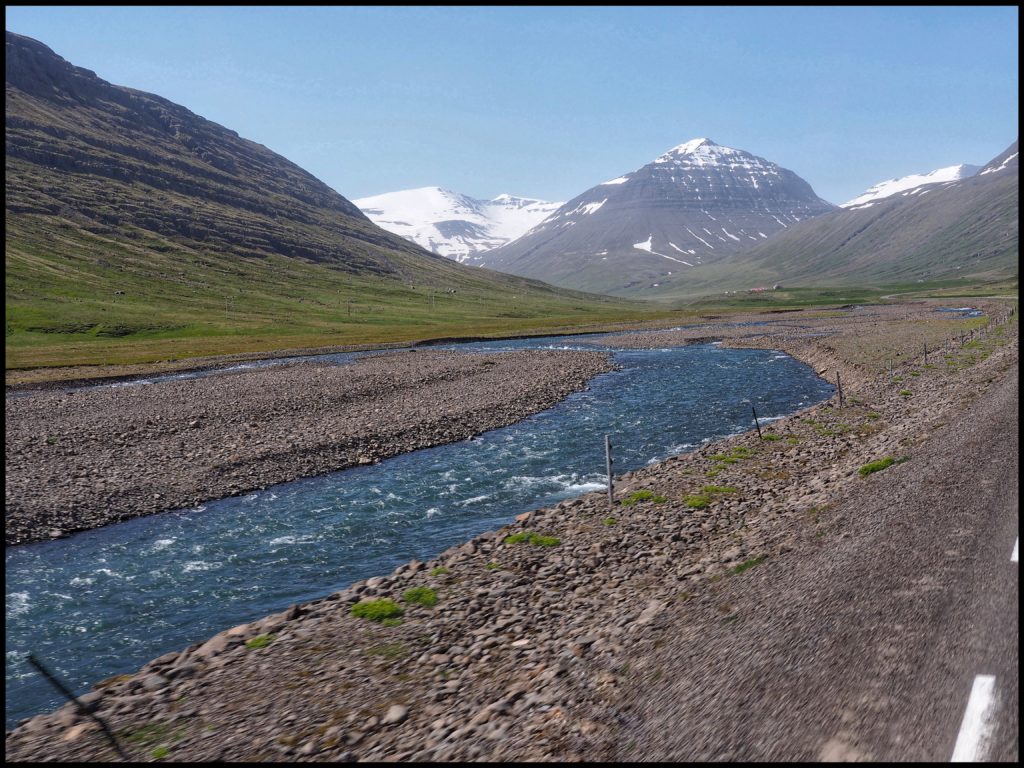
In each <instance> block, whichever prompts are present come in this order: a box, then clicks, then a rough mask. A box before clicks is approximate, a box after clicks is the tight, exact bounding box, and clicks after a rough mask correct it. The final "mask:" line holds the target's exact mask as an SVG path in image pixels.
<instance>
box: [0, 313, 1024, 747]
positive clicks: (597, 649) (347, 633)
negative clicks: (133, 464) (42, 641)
mask: <svg viewBox="0 0 1024 768" xmlns="http://www.w3.org/2000/svg"><path fill="white" fill-rule="evenodd" d="M868 311H869V310H865V311H864V314H861V315H856V314H854V315H852V316H851V317H852V319H851V321H850V323H849V325H848V326H847V327H846V328H845V330H846V331H848V332H846V333H844V325H843V323H842V322H841V321H840V320H837V319H835V318H823V319H822V322H829V323H832V327H833V329H834V330H835V331H837V332H838V334H837V335H834V336H817V337H806V336H805V335H803V334H805V333H806V329H804V328H795V329H788V331H787V329H783V328H779V327H771V328H768V329H764V330H768V331H769V333H768V334H765V333H764V330H762V333H761V337H760V338H746V339H742V340H734V341H735V342H737V343H746V344H750V345H751V346H765V347H769V348H776V349H780V348H781V349H786V350H788V351H791V352H792V353H794V354H798V355H800V356H801V357H802V358H803V359H805V360H807V361H808V362H810V363H812V364H814V365H815V366H821V367H826V366H827V367H829V368H832V369H834V370H838V371H840V372H841V374H842V376H843V379H844V381H845V382H849V383H848V384H844V387H846V392H845V400H844V403H843V406H842V407H839V403H838V399H833V400H832V401H830V402H828V403H824V404H819V405H817V406H814V407H812V408H809V409H807V410H805V411H803V412H801V413H798V414H795V415H793V416H790V417H787V418H785V419H782V420H779V421H775V422H772V423H771V424H770V425H766V426H765V427H764V428H763V433H762V435H761V436H759V435H758V433H757V432H748V433H745V434H743V435H739V436H737V437H733V438H730V439H728V440H724V441H718V442H715V443H712V444H709V445H706V446H704V447H702V448H701V449H699V450H697V451H695V452H693V453H690V454H685V455H681V456H677V457H674V458H671V459H669V460H667V461H664V462H661V463H659V464H656V465H652V466H650V467H647V468H644V469H642V470H639V471H636V472H633V473H628V474H626V475H623V476H621V477H619V478H618V482H617V487H616V490H617V494H616V497H617V498H616V504H615V505H614V507H611V506H609V504H608V500H607V498H606V494H604V493H603V492H596V493H590V494H587V495H584V496H581V497H579V498H576V499H571V500H566V501H563V502H560V503H559V504H557V505H555V506H553V507H549V508H545V509H538V510H535V511H532V512H528V513H524V514H522V515H520V516H519V517H518V518H517V519H516V522H515V523H513V524H511V525H508V526H505V527H504V528H502V529H501V530H498V531H492V532H488V533H485V534H482V535H480V536H478V537H476V538H474V539H473V540H471V541H469V542H466V543H465V544H462V545H460V546H457V547H453V548H451V549H449V550H447V551H445V552H443V553H441V554H440V555H438V556H437V557H436V558H434V559H432V560H430V561H429V562H425V563H421V562H411V563H407V564H405V565H402V566H400V567H398V568H397V569H395V571H394V572H392V573H390V574H386V575H381V576H379V577H375V578H371V579H367V580H365V581H361V582H358V583H356V584H353V585H351V586H349V587H348V588H346V589H344V590H341V591H340V592H336V593H334V594H331V595H328V596H326V597H324V598H322V599H319V600H314V601H311V602H308V603H304V604H302V605H294V606H292V607H290V608H289V609H288V610H286V611H284V612H282V613H280V614H277V615H274V616H269V617H266V618H262V619H258V620H255V621H253V622H251V623H249V624H244V625H240V626H237V627H233V628H230V629H225V630H224V631H223V632H221V633H220V634H218V635H216V636H215V637H213V638H210V639H209V640H207V641H206V642H203V643H199V644H196V645H194V646H191V647H189V648H185V649H183V650H182V651H180V652H175V653H169V654H167V655H165V656H163V657H161V658H159V659H155V660H154V661H152V662H150V663H149V664H147V665H146V666H145V667H144V668H143V669H142V670H140V671H139V672H138V673H136V674H131V675H123V676H120V677H116V678H111V679H109V680H106V681H102V682H100V683H98V684H97V685H96V686H95V687H94V690H93V691H92V692H90V693H89V694H87V695H86V696H85V697H84V699H85V704H86V705H87V706H88V707H89V708H91V709H92V710H93V711H94V712H96V713H97V714H99V715H100V716H102V717H103V718H104V719H105V720H106V721H107V722H108V723H109V725H110V727H111V728H112V730H113V731H114V732H115V733H116V734H118V736H119V738H120V740H121V742H122V745H123V747H124V748H125V750H126V751H127V752H128V754H129V756H130V757H131V758H132V759H137V760H153V759H161V758H166V759H171V760H177V761H206V760H231V761H272V760H288V761H298V760H322V761H342V762H345V761H357V760H358V761H369V760H374V761H376V760H382V761H383V760H387V761H395V760H402V761H405V760H415V761H420V760H449V761H453V760H458V761H465V760H490V761H512V760H540V761H550V760H557V761H573V760H587V761H599V760H603V759H615V758H616V757H618V756H621V755H622V754H625V753H628V755H629V757H630V758H637V759H643V755H644V753H643V750H642V745H641V746H640V747H638V746H637V745H635V744H633V745H628V748H627V746H626V745H623V744H620V743H619V739H620V738H622V737H623V734H624V733H628V732H631V730H630V729H631V726H630V723H629V722H627V720H626V719H625V718H624V713H625V712H629V711H637V710H638V709H642V708H641V707H639V705H638V703H637V701H636V696H637V695H639V694H638V693H637V686H636V680H637V679H638V678H637V676H638V675H649V674H652V673H653V672H654V670H655V669H656V667H657V665H658V663H659V654H661V653H662V652H663V651H662V649H663V648H665V647H666V643H667V642H668V641H669V640H670V638H671V637H672V636H674V635H675V634H677V633H676V632H675V631H674V630H673V625H672V622H673V621H676V620H679V619H678V615H679V614H678V610H677V609H678V606H680V605H682V604H686V603H687V602H689V601H694V602H695V603H699V604H701V605H705V604H706V605H707V606H710V607H709V608H708V610H707V611H704V612H703V613H700V612H694V614H693V615H694V616H705V618H704V619H702V620H706V621H711V622H714V623H715V625H716V626H717V625H718V624H719V623H721V622H723V621H724V622H728V621H730V620H732V619H734V618H735V616H733V614H732V613H731V611H732V609H731V608H730V606H728V605H717V603H715V595H714V591H715V589H716V585H717V584H719V583H722V582H723V580H729V579H733V578H736V577H738V576H739V574H741V573H743V572H745V571H746V570H749V569H750V568H754V567H756V566H758V565H759V564H761V563H763V562H766V561H771V560H774V559H777V558H786V557H791V556H796V554H795V553H794V545H795V543H797V542H798V541H799V540H801V539H803V538H805V537H807V536H808V535H812V536H818V535H833V534H834V533H835V528H836V517H837V514H838V511H837V509H838V505H841V503H842V499H843V498H844V494H845V493H847V492H849V491H850V489H853V488H859V487H862V485H859V484H870V485H871V486H872V488H873V490H874V491H875V492H877V493H878V494H880V495H884V494H885V493H886V492H887V491H886V489H887V487H888V485H887V482H888V481H887V480H886V474H885V472H880V473H877V474H871V475H869V476H864V475H863V474H862V473H861V471H860V470H861V468H862V467H864V466H865V465H867V464H869V463H871V462H875V461H878V460H882V459H884V458H886V457H891V458H892V459H893V462H900V463H906V462H913V461H914V456H915V453H916V451H917V450H918V449H919V448H920V447H921V446H922V445H925V444H928V443H929V441H931V440H934V439H941V432H940V430H941V427H942V426H943V425H944V424H946V423H949V422H950V421H951V420H952V419H954V418H956V417H958V416H961V415H963V414H965V413H967V412H969V410H970V409H971V407H972V403H973V402H974V401H975V400H976V399H977V398H979V397H983V396H984V394H985V393H986V391H987V390H988V389H989V388H990V387H991V386H993V383H994V382H999V381H1001V380H1002V378H1003V377H1005V376H1006V372H1007V371H1008V370H1010V369H1011V367H1015V366H1016V365H1017V362H1018V340H1017V324H1016V318H1015V316H1010V313H1009V310H1008V309H1007V308H1006V307H1003V306H999V305H995V304H993V305H992V306H991V307H990V315H989V317H988V318H986V320H985V328H984V330H983V331H982V330H981V329H979V328H978V325H977V324H975V325H974V326H972V327H974V328H975V329H976V330H975V333H976V336H975V337H974V338H973V339H971V340H964V343H963V344H961V341H960V340H959V339H958V340H957V341H956V342H955V343H954V344H951V345H949V346H948V349H944V351H943V352H942V353H935V352H933V355H934V357H933V358H932V359H931V360H930V361H929V362H928V363H925V362H924V360H923V358H922V357H920V356H919V355H918V354H917V349H918V347H919V345H920V343H921V338H924V337H927V338H929V339H932V338H933V337H934V336H935V335H936V334H938V337H939V338H940V339H941V340H942V341H941V343H940V342H939V341H936V342H935V343H936V344H940V345H943V346H944V345H945V342H946V341H947V340H948V338H949V336H950V331H951V330H953V331H956V332H958V335H962V334H960V333H959V332H960V331H965V332H966V330H967V328H968V325H967V324H965V323H964V322H962V321H961V322H960V323H959V324H954V325H952V326H948V325H941V323H945V322H946V321H945V320H942V321H941V322H940V325H939V326H936V325H935V322H936V321H935V319H934V316H933V315H932V314H930V312H931V308H930V307H911V308H909V309H907V310H906V312H904V313H902V314H898V313H894V314H891V315H887V316H883V315H877V314H876V315H873V316H871V317H868V316H867V314H866V313H867V312H868ZM861 321H862V322H861ZM936 328H938V330H936ZM641 336H643V335H642V334H638V335H637V338H638V339H639V338H640V337H641ZM637 343H642V342H641V341H638V342H637ZM876 344H877V345H878V347H877V349H876V348H875V347H874V346H872V345H876ZM417 354H418V353H417ZM879 354H881V355H882V358H878V355H879ZM888 354H893V355H896V354H898V356H899V363H898V364H897V365H896V366H895V370H894V374H893V376H890V375H889V374H888V371H887V370H883V369H881V368H879V359H881V360H885V359H886V356H887V355H888ZM936 432H939V437H938V438H936V437H935V434H936ZM965 467H967V468H969V466H968V464H967V463H965ZM965 471H967V470H966V469H965ZM510 537H511V538H510ZM414 588H419V589H416V590H415V591H413V592H410V591H409V590H410V589H414ZM427 590H429V591H427ZM431 597H433V598H436V603H435V602H433V600H432V599H430V598H431ZM383 598H387V599H390V600H392V601H393V602H394V603H395V604H396V605H397V606H398V608H399V609H401V610H402V614H401V616H397V615H396V616H394V617H392V619H391V620H389V621H384V622H378V621H372V620H370V619H367V618H363V617H359V616H356V615H353V608H354V607H355V606H361V607H362V608H366V607H367V604H368V603H369V601H372V600H379V599H383ZM709 601H710V602H709ZM358 610H359V609H357V611H358ZM707 616H710V617H711V618H707ZM687 632H689V634H690V635H691V636H694V637H699V636H700V635H701V632H700V628H699V627H696V628H695V627H687ZM692 652H693V653H694V654H696V653H697V651H696V649H694V650H693V651H692ZM692 662H693V663H694V664H700V663H701V659H700V658H697V657H696V656H694V658H692ZM6 756H7V759H8V760H9V761H25V760H37V759H48V760H81V761H89V760H111V759H115V758H114V752H113V751H112V750H111V749H110V747H109V746H108V744H107V743H106V741H105V740H104V738H103V736H102V734H101V732H100V731H99V729H98V727H97V726H96V725H95V724H94V723H93V722H92V721H91V720H89V719H87V718H83V717H82V716H81V715H80V714H79V713H78V712H76V711H75V710H74V709H73V708H72V707H71V706H70V705H68V706H65V707H63V708H61V709H60V710H58V711H56V712H54V713H50V714H45V715H40V716H37V717H34V718H31V719H29V720H27V721H24V722H23V723H21V724H20V725H19V726H18V727H17V728H16V729H15V730H14V731H12V732H9V733H8V734H7V740H6ZM724 759H727V758H724Z"/></svg>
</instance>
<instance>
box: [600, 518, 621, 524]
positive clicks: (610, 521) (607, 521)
mask: <svg viewBox="0 0 1024 768" xmlns="http://www.w3.org/2000/svg"><path fill="white" fill-rule="evenodd" d="M617 522H618V520H616V519H615V518H614V517H606V518H604V519H603V520H601V523H602V524H604V525H615V524H616V523H617Z"/></svg>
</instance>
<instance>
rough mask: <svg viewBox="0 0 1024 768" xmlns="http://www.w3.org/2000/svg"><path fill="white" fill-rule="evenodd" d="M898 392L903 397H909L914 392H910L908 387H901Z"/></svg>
mask: <svg viewBox="0 0 1024 768" xmlns="http://www.w3.org/2000/svg"><path fill="white" fill-rule="evenodd" d="M900 394H901V395H903V396H904V397H910V396H911V395H913V394H914V393H913V392H911V391H910V390H909V389H901V390H900Z"/></svg>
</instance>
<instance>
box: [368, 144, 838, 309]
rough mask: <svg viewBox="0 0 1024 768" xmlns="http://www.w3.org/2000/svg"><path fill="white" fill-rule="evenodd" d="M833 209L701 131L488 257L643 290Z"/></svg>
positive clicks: (532, 273) (523, 269) (538, 272)
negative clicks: (701, 136)
mask: <svg viewBox="0 0 1024 768" xmlns="http://www.w3.org/2000/svg"><path fill="white" fill-rule="evenodd" d="M357 204H358V201H357ZM834 209H835V206H833V205H832V204H831V203H828V202H826V201H824V200H822V199H820V198H819V197H818V196H817V195H815V194H814V190H812V189H811V187H810V185H809V184H808V183H807V182H806V181H804V180H803V179H801V178H800V177H799V176H797V175H796V174H795V173H793V172H792V171H789V170H786V169H785V168H781V167H780V166H778V165H776V164H775V163H772V162H769V161H768V160H765V159H763V158H760V157H757V156H755V155H752V154H750V153H749V152H744V151H742V150H738V149H731V148H729V147H723V146H720V145H719V144H716V143H715V142H713V141H711V140H710V139H705V138H701V139H693V140H692V141H688V142H686V143H685V144H680V145H679V146H677V147H673V148H672V149H670V150H669V151H668V152H666V153H665V154H663V155H661V156H660V157H658V158H656V159H655V160H653V161H652V162H650V163H648V164H647V165H645V166H643V167H642V168H640V169H638V170H636V171H632V172H630V173H627V174H625V175H623V176H619V177H617V178H614V179H611V180H610V181H606V182H604V183H603V184H598V185H597V186H595V187H592V188H591V189H588V190H587V191H586V192H584V193H583V194H581V195H579V196H578V197H576V198H574V199H573V200H570V201H569V202H568V203H566V204H565V205H563V206H562V207H561V208H559V209H558V210H557V211H556V212H555V213H553V214H552V215H551V216H549V217H548V218H547V219H545V220H544V221H543V222H541V223H540V224H538V225H537V226H536V227H534V228H533V229H531V230H530V231H529V232H527V233H526V234H525V235H523V236H522V237H520V238H519V239H518V240H515V241H513V242H511V243H509V244H508V245H505V246H503V247H501V248H498V249H496V250H494V251H491V252H488V253H486V254H484V256H483V257H482V262H483V265H484V266H486V267H489V268H491V269H497V270H500V271H504V272H510V273H512V274H515V275H523V276H528V277H535V278H538V279H541V280H544V281H546V282H549V283H552V284H554V285H559V286H563V287H571V288H576V289H581V290H587V291H597V292H602V293H612V294H620V295H632V294H643V293H646V292H648V291H649V290H651V289H656V288H659V287H660V288H662V289H664V287H665V286H666V285H667V284H675V283H678V282H679V281H685V280H686V273H687V272H688V271H689V270H691V269H693V268H694V267H696V266H697V265H700V264H704V263H710V262H712V261H717V260H721V259H724V258H728V257H729V256H731V255H733V254H735V253H738V252H740V251H743V250H746V249H749V248H750V247H752V246H753V245H755V244H756V243H760V242H762V241H764V240H765V239H767V238H768V237H770V236H771V235H773V234H774V233H776V232H779V231H781V230H783V229H785V228H787V227H789V226H791V225H793V224H795V223H797V222H799V221H801V220H803V219H807V218H810V217H813V216H817V215H819V214H822V213H826V212H828V211H831V210H834ZM371 218H372V217H371ZM382 226H385V228H386V225H383V224H382Z"/></svg>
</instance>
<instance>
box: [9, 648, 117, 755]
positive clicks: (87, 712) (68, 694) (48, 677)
mask: <svg viewBox="0 0 1024 768" xmlns="http://www.w3.org/2000/svg"><path fill="white" fill-rule="evenodd" d="M27 661H28V663H29V664H31V665H32V666H33V667H35V668H36V670H38V672H39V674H41V675H42V676H43V677H45V678H46V680H47V682H49V683H50V685H52V686H53V687H54V688H56V689H57V690H58V691H60V692H61V693H63V694H64V695H65V696H66V697H67V698H68V700H69V701H71V702H72V703H73V704H74V705H75V706H76V707H77V708H78V711H79V712H81V713H82V714H83V715H85V716H86V717H91V718H92V719H93V720H95V721H96V722H97V723H99V726H100V728H101V729H102V730H103V735H104V736H106V737H107V739H108V740H109V741H110V744H111V745H112V746H113V747H114V751H115V752H117V755H118V757H120V758H121V759H122V760H123V761H124V762H126V763H127V762H128V756H127V755H126V754H125V753H124V751H123V750H122V749H121V745H120V744H118V743H117V739H116V738H115V737H114V734H113V733H111V731H110V729H109V728H108V727H107V724H106V723H105V722H103V721H102V720H101V719H100V718H99V717H98V716H97V715H94V714H93V713H92V712H91V711H90V710H89V708H88V707H86V706H85V705H84V704H82V702H80V701H79V700H78V699H77V698H75V694H73V693H72V692H71V691H70V690H68V688H67V686H66V685H64V683H62V682H61V681H60V680H58V679H57V678H56V676H55V675H54V674H53V673H52V672H50V670H48V669H47V668H46V667H44V666H43V665H42V662H40V661H39V659H37V658H36V657H35V656H33V655H32V654H31V653H30V654H29V655H28V657H27Z"/></svg>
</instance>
